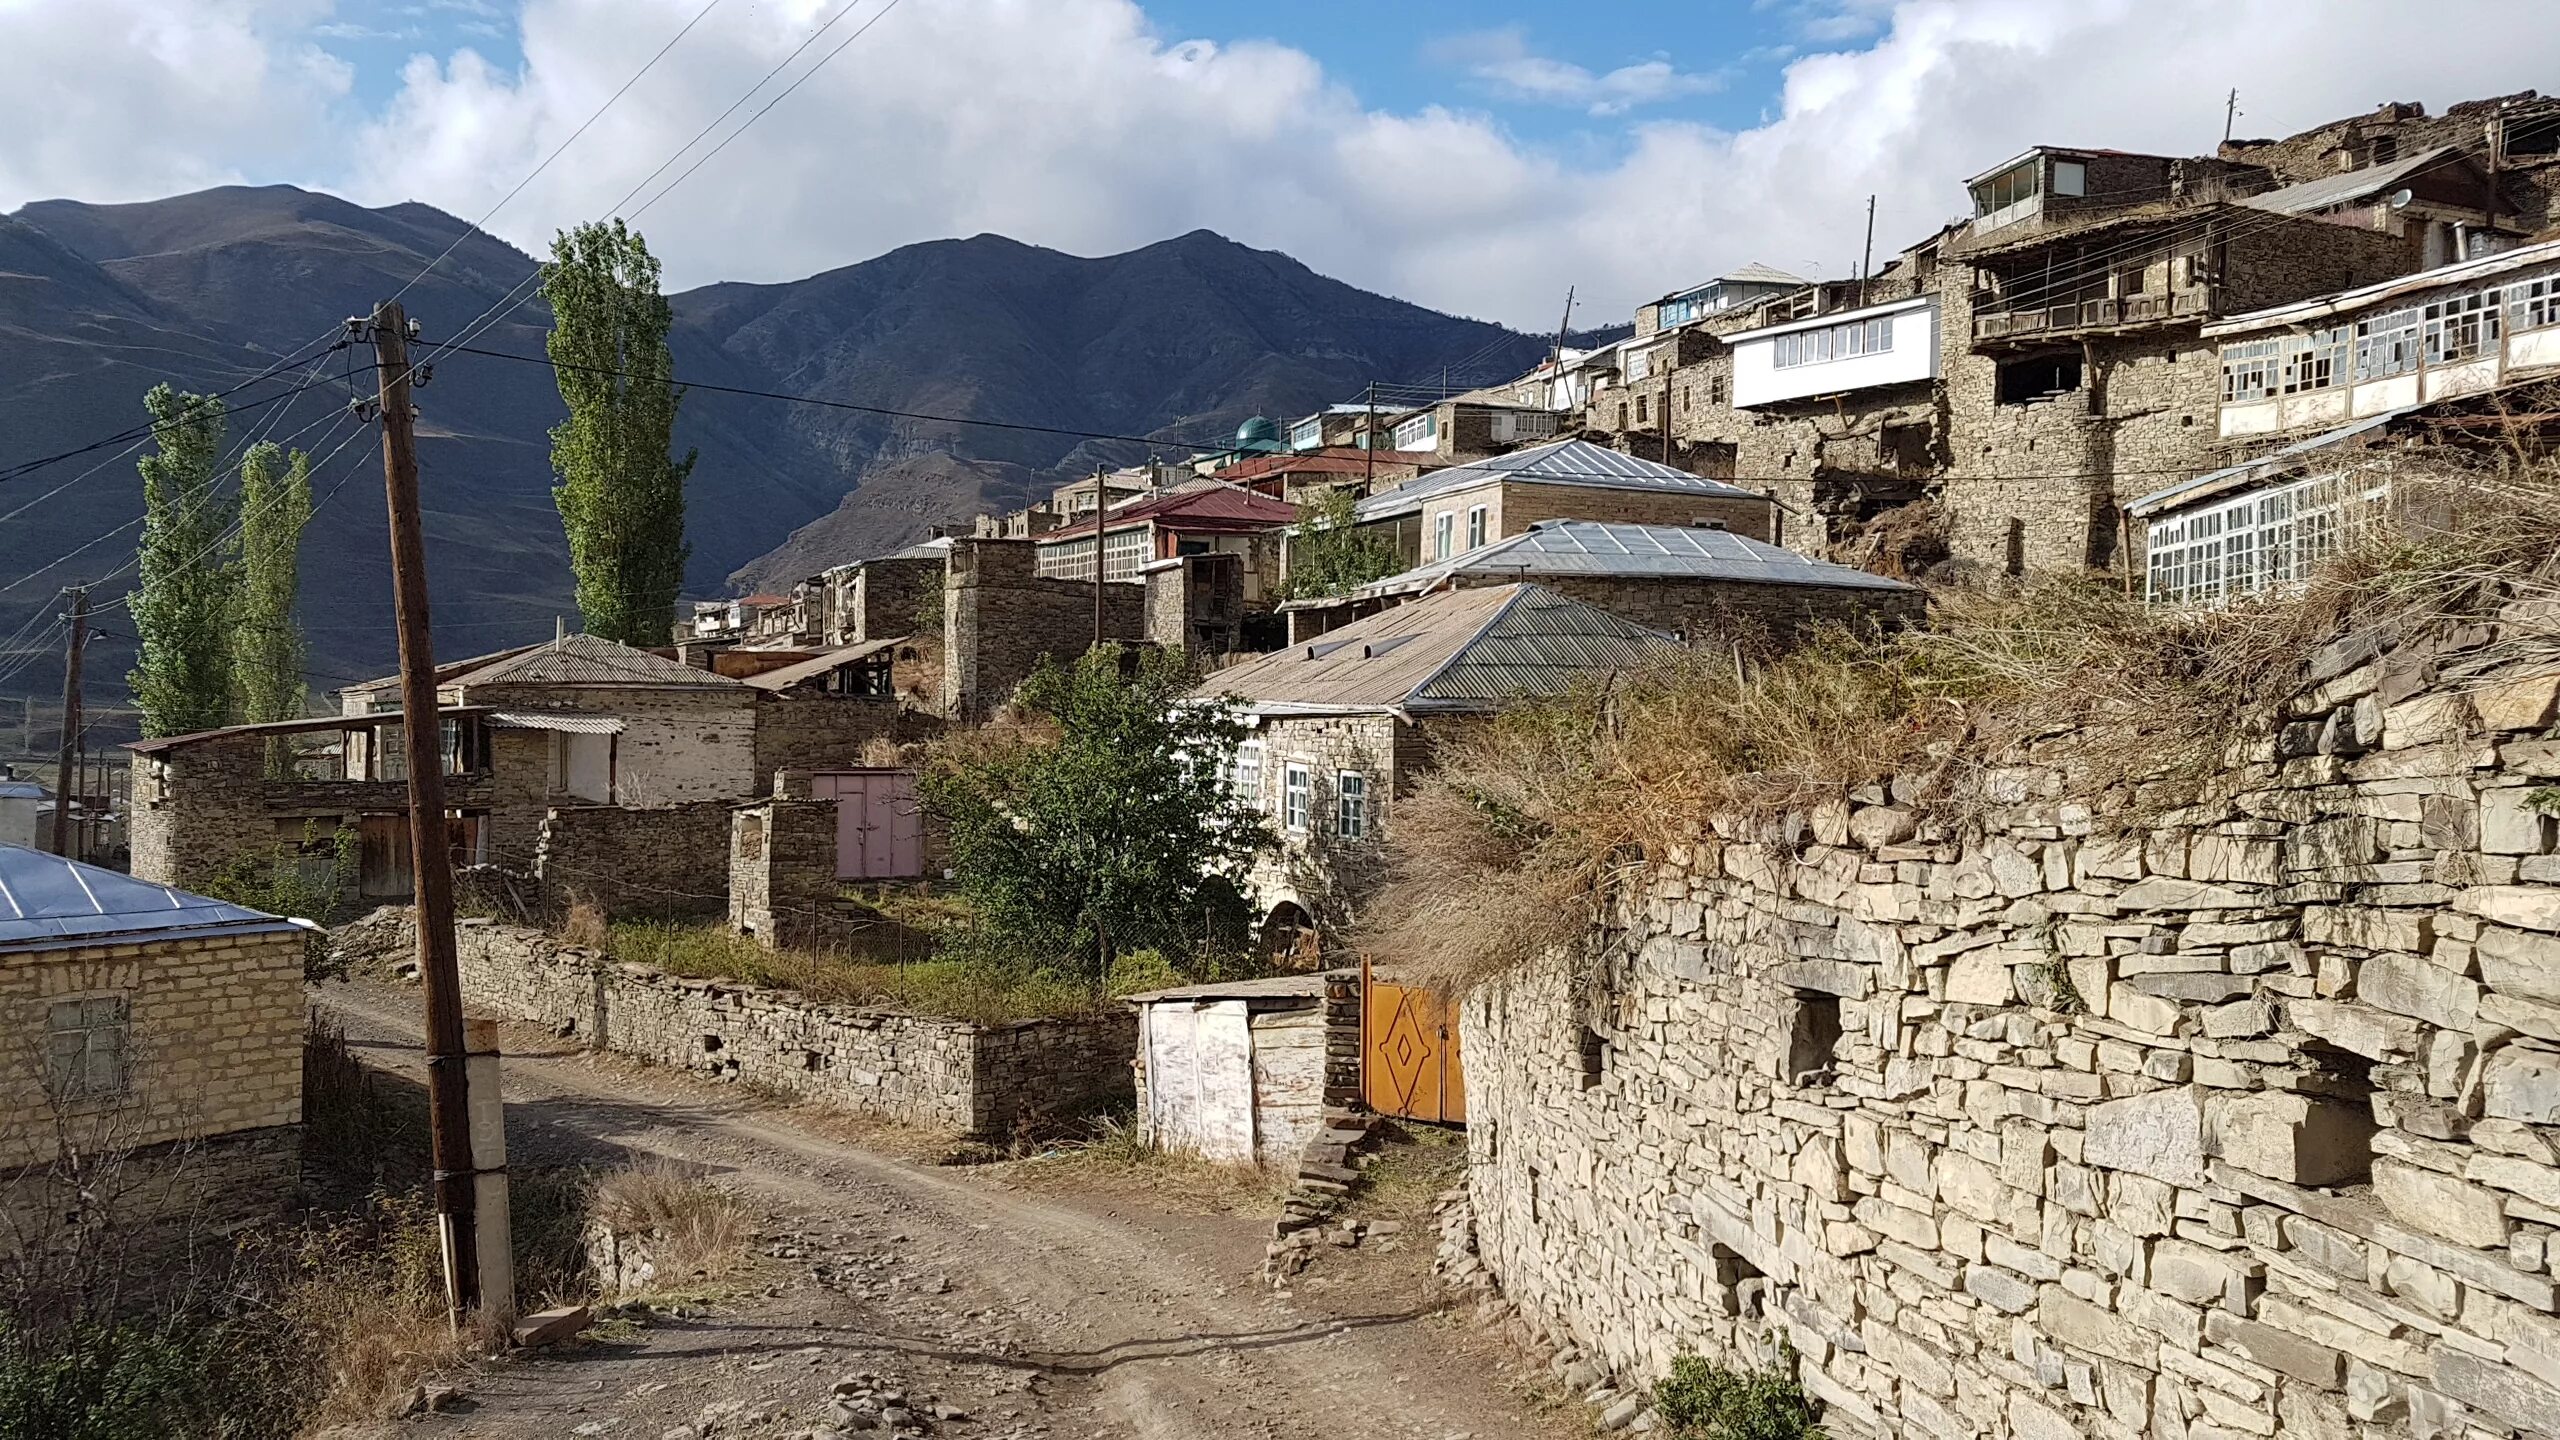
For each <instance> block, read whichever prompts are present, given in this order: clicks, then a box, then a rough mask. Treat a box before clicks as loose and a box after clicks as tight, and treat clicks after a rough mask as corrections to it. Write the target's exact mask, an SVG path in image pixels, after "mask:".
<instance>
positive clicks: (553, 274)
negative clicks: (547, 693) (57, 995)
mask: <svg viewBox="0 0 2560 1440" xmlns="http://www.w3.org/2000/svg"><path fill="white" fill-rule="evenodd" d="M542 294H543V298H544V299H545V300H548V301H549V302H550V303H551V338H550V340H549V342H548V348H549V350H550V353H551V361H552V365H553V367H554V368H553V373H554V374H555V375H556V376H557V377H558V379H559V383H560V398H561V399H562V400H563V401H565V402H567V404H568V407H569V418H568V419H566V420H564V421H562V422H561V423H560V424H559V426H558V427H557V428H555V429H553V430H552V432H551V469H552V473H553V475H554V476H555V477H556V478H557V479H558V481H559V483H558V484H557V485H555V486H554V487H553V488H552V491H551V498H552V499H553V501H554V502H556V503H557V504H558V505H559V507H560V523H561V526H562V527H563V528H564V529H566V530H567V531H568V535H569V568H570V569H571V570H572V571H573V572H575V574H576V575H577V579H578V613H579V615H580V616H581V617H582V618H583V619H584V621H585V622H586V628H587V631H588V633H590V634H594V635H602V636H604V637H605V638H607V639H609V640H618V641H621V642H622V643H623V644H626V645H663V644H665V643H667V637H668V635H669V633H670V631H671V630H672V628H673V627H674V624H675V614H676V591H677V589H678V588H679V587H680V586H681V585H682V584H683V581H684V565H685V559H686V557H687V556H689V555H690V554H691V553H692V547H691V546H689V545H687V544H686V543H685V539H684V482H685V477H686V476H687V475H690V474H691V473H692V472H693V462H694V458H695V452H693V451H687V452H685V457H684V459H683V460H681V461H677V460H672V459H670V458H669V456H670V454H671V453H672V449H673V446H674V443H675V425H676V407H677V405H678V404H679V403H680V402H681V401H682V400H683V395H682V393H681V392H680V391H678V390H677V389H676V387H675V383H674V381H673V380H672V379H670V378H669V377H670V376H671V375H672V374H673V373H674V364H673V361H672V359H671V358H670V356H669V354H668V351H667V331H668V330H669V329H670V328H671V327H672V326H673V325H674V323H675V313H674V311H673V310H672V309H670V308H669V307H668V305H667V300H666V297H665V296H664V295H661V294H660V293H659V292H658V261H657V258H656V257H655V256H652V255H651V254H650V253H649V246H648V244H647V242H645V241H643V240H642V239H641V238H640V236H639V234H638V232H636V231H633V230H631V229H630V228H628V227H627V226H625V225H624V224H623V223H622V222H621V221H620V220H614V221H610V222H605V221H596V222H591V223H588V224H585V225H581V226H579V227H578V228H576V229H574V230H570V231H565V232H563V233H562V234H561V235H560V236H559V237H558V238H557V239H555V240H553V241H552V243H551V263H549V264H548V265H545V266H544V267H543V270H542Z"/></svg>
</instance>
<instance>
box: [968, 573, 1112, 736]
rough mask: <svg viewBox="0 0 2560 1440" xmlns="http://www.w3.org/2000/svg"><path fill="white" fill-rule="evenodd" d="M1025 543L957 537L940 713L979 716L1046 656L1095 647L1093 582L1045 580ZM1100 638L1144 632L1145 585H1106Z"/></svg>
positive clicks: (1001, 701)
mask: <svg viewBox="0 0 2560 1440" xmlns="http://www.w3.org/2000/svg"><path fill="white" fill-rule="evenodd" d="M1033 549H1034V546H1033V545H1032V543H1031V542H1030V541H1027V540H986V539H973V540H959V541H955V542H953V544H952V547H951V565H950V578H949V581H948V583H947V584H946V586H945V588H944V591H943V599H942V617H943V647H942V653H943V669H942V711H943V713H944V714H945V715H947V716H951V717H953V718H959V719H976V718H979V717H982V716H984V715H986V714H987V713H989V712H990V711H993V710H994V709H996V708H997V707H998V706H1000V705H1002V704H1004V702H1005V701H1006V700H1007V699H1009V698H1010V697H1011V696H1012V694H1013V692H1014V689H1015V687H1017V686H1019V685H1020V684H1021V683H1022V682H1023V680H1024V679H1025V678H1027V677H1028V676H1029V675H1030V674H1031V672H1032V670H1033V669H1034V668H1035V667H1036V666H1038V664H1039V663H1040V660H1041V658H1042V657H1044V656H1049V655H1056V656H1059V657H1061V658H1073V657H1075V656H1078V655H1081V654H1083V653H1084V652H1085V651H1086V650H1087V649H1089V648H1091V647H1092V644H1093V592H1094V587H1093V585H1092V584H1091V583H1090V582H1087V581H1080V580H1045V579H1042V578H1040V576H1039V575H1038V573H1037V571H1036V568H1035V565H1036V562H1035V557H1034V555H1033V553H1032V552H1033ZM1102 592H1103V618H1102V629H1103V636H1104V638H1105V639H1112V640H1135V639H1138V638H1140V637H1142V636H1143V635H1144V634H1145V633H1146V590H1145V587H1143V586H1138V585H1104V586H1103V587H1102Z"/></svg>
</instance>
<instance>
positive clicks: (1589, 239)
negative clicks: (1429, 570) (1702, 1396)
mask: <svg viewBox="0 0 2560 1440" xmlns="http://www.w3.org/2000/svg"><path fill="white" fill-rule="evenodd" d="M706 4H707V5H708V7H709V8H708V9H707V10H706V9H705V6H706ZM688 25H689V26H690V28H687V27H688ZM679 32H682V38H680V39H677V38H675V37H677V36H678V34H679ZM813 37H815V38H814V40H813ZM2448 38H2454V39H2457V40H2458V41H2459V42H2460V43H2454V44H2447V43H2445V42H2446V40H2447V39H2448ZM671 39H673V40H674V44H673V47H672V48H670V49H666V50H665V53H664V55H663V57H661V58H656V59H655V61H654V63H652V62H653V57H657V56H658V55H659V52H660V51H661V49H662V48H663V47H666V46H667V45H668V42H669V41H670V40H671ZM2492 39H2494V43H2490V42H2491V40H2492ZM804 44H805V45H806V48H805V49H799V47H802V46H803V45H804ZM795 49H798V54H797V55H796V57H795V56H794V55H793V52H794V51H795ZM777 65H779V66H781V67H782V68H781V70H780V72H779V76H778V78H775V79H773V80H771V81H770V82H767V79H766V77H767V76H768V75H769V74H772V73H773V72H774V71H775V67H776V66H777ZM644 67H646V68H645V73H643V72H644ZM635 75H638V76H639V78H638V79H637V81H636V82H635V81H634V80H633V77H634V76H635ZM2555 77H2560V5H2554V4H2551V3H2549V0H2435V3H2429V4H2416V3H2411V0H2070V3H2055V0H1613V3H1609V4H1590V5H1582V6H1558V5H1552V4H1549V5H1537V6H1531V5H1525V4H1520V3H1517V0H1465V3H1461V0H1398V3H1396V4H1392V5H1382V4H1377V3H1375V0H1291V3H1281V4H1272V3H1267V0H1266V3H1261V4H1250V5H1248V4H1242V3H1237V0H0V125H5V133H7V134H9V135H10V136H11V137H12V140H11V143H10V144H9V145H7V146H0V208H15V207H16V206H17V205H20V204H22V203H24V202H26V201H29V200H34V199H41V198H50V197H70V198H74V199H81V200H91V201H101V202H113V201H127V200H141V199H150V198H155V197H158V196H162V195H167V194H173V193H179V192H183V191H187V190H193V189H199V188H203V187H205V186H208V185H217V184H232V183H256V184H266V183H276V182H284V183H291V184H297V185H303V186H307V187H310V188H314V189H324V190H328V191H331V192H333V193H336V194H340V195H343V196H346V197H347V198H349V199H352V200H355V201H358V202H360V203H364V204H371V205H381V204H390V203H395V202H399V201H404V200H421V201H425V202H427V203H429V204H433V205H437V206H440V207H442V208H444V209H446V210H449V211H451V212H453V213H455V214H457V215H461V216H463V217H465V218H467V219H475V220H476V219H479V218H480V217H481V216H483V215H484V214H487V215H488V216H489V219H488V221H487V227H488V228H489V229H490V230H491V231H492V232H494V233H496V234H497V235H499V236H501V237H502V238H504V239H507V240H509V241H511V242H513V243H515V244H517V245H519V246H522V247H524V248H526V249H528V250H532V251H537V252H538V251H539V250H541V249H542V248H543V247H544V246H545V245H547V243H548V241H549V239H550V237H551V235H552V234H553V233H554V232H555V231H556V230H557V229H559V228H560V227H562V226H565V225H569V224H573V223H576V222H577V221H580V220H583V219H589V218H594V217H596V216H598V215H602V214H606V213H622V214H625V215H627V216H633V217H635V223H637V224H638V225H639V227H640V228H641V229H642V231H643V232H644V233H646V234H647V235H648V237H649V239H650V242H651V245H652V247H653V248H655V249H656V250H657V251H658V253H659V254H660V255H661V257H663V259H664V260H665V262H666V269H667V282H668V285H669V286H670V288H676V289H681V288H686V287H690V286H693V285H699V284H704V283H708V282H710V281H714V280H750V281H773V280H788V279H796V278H799V277H801V276H805V275H809V274H812V273H815V272H817V271H821V270H825V269H829V268H833V267H836V266H840V265H847V264H852V263H855V262H858V261H861V260H864V259H868V258H870V257H872V256H874V255H878V254H880V253H883V252H885V251H887V250H890V249H893V248H895V247H897V246H900V245H905V244H911V243H915V242H918V241H924V240H933V239H941V238H947V237H953V236H966V235H972V234H977V233H980V232H989V231H992V232H995V233H999V234H1004V235H1009V236H1011V237H1013V238H1015V239H1018V240H1023V241H1027V242H1030V243H1034V244H1041V245H1048V246H1053V247H1055V248H1058V249H1062V250H1066V251H1069V252H1072V253H1076V254H1086V255H1093V254H1107V253H1113V252H1116V251H1120V250H1126V249H1130V248H1134V247H1136V246H1140V245H1144V244H1147V243H1150V242H1152V241H1155V240H1160V239H1164V238H1166V237H1169V236H1172V235H1178V234H1181V233H1183V232H1185V231H1188V230H1192V229H1196V228H1203V227H1205V228H1208V229H1211V230H1215V231H1217V232H1219V233H1221V234H1224V235H1227V236H1229V237H1231V238H1233V239H1236V240H1238V241H1241V242H1243V243H1246V244H1249V245H1254V246H1258V247H1263V248H1268V249H1276V250H1282V251H1286V252H1288V253H1289V254H1291V255H1294V256H1296V257H1297V258H1298V259H1300V260H1302V261H1304V262H1306V263H1307V264H1309V265H1311V266H1313V267H1314V268H1316V269H1317V270H1320V271H1323V272H1324V273H1326V274H1329V275H1333V276H1336V277H1338V278H1341V279H1343V280H1347V281H1350V282H1351V283H1354V284H1357V285H1361V286H1363V287H1366V288H1369V289H1373V290H1380V291H1384V292H1386V293H1389V294H1394V295H1398V296H1402V297H1404V298H1407V299H1410V300H1414V301H1417V302H1419V303H1422V304H1426V305H1430V306H1433V307H1435V308H1439V309H1443V310H1448V311H1453V312H1456V313H1460V314H1467V315H1476V316H1482V317H1485V318H1489V319H1497V320H1502V321H1505V322H1508V323H1511V324H1514V325H1518V326H1521V327H1523V328H1526V329H1531V330H1543V329H1545V328H1548V327H1551V326H1552V325H1553V324H1554V323H1555V319H1556V315H1557V312H1558V310H1559V308H1560V306H1561V304H1562V302H1563V298H1564V295H1565V292H1566V290H1567V288H1568V287H1571V288H1572V290H1573V292H1574V295H1575V298H1576V309H1575V318H1576V321H1577V322H1578V323H1594V324H1596V323H1609V322H1623V321H1624V320H1625V319H1626V318H1627V316H1628V315H1629V314H1630V313H1631V312H1632V311H1633V309H1634V308H1635V307H1636V306H1637V305H1639V304H1642V303H1644V302H1645V301H1647V300H1649V299H1652V298H1654V297H1656V296H1658V295H1661V294H1663V293H1664V292H1666V291H1670V290H1674V289H1678V288H1680V287H1682V286H1685V285H1689V284H1694V283H1696V282H1698V281H1700V280H1704V279H1706V278H1709V277H1710V276H1712V275H1714V274H1715V273H1717V272H1718V271H1720V270H1722V269H1726V268H1730V267H1733V266H1736V265H1740V264H1743V263H1746V262H1749V261H1755V260H1756V261H1761V262H1764V263H1767V264H1771V265H1776V266H1779V267H1780V268H1783V269H1787V270H1791V271H1795V272H1797V273H1800V274H1819V275H1823V276H1836V275H1847V274H1849V273H1851V272H1852V271H1853V269H1854V267H1855V266H1856V264H1857V262H1858V258H1859V250H1860V246H1861V243H1862V239H1863V226H1864V220H1865V212H1866V205H1867V200H1868V197H1869V196H1870V195H1873V196H1874V197H1875V203H1876V247H1877V253H1878V256H1879V259H1880V260H1881V259H1882V258H1883V257H1886V256H1889V255H1890V254H1891V253H1892V252H1893V251H1894V250H1896V249H1898V248H1900V247H1901V246H1903V245H1906V244H1909V243H1911V242H1913V241H1916V240H1918V239H1920V238H1922V237H1924V236H1926V235H1927V234H1929V233H1931V232H1933V231H1934V230H1936V229H1937V228H1938V227H1939V226H1940V225H1942V224H1944V223H1945V222H1946V221H1948V220H1949V219H1952V218H1954V217H1955V216H1957V215H1959V214H1961V213H1962V212H1963V211H1964V209H1965V205H1966V200H1965V193H1964V187H1963V181H1964V178H1965V177H1966V176H1968V175H1971V174H1974V173H1976V172H1978V171H1981V170H1983V169H1986V168H1989V167H1990V166H1991V165H1993V164H1995V163H1996V162H1998V161H2000V160H2002V159H2004V158H2006V157H2008V156H2010V155H2012V154H2015V153H2016V152H2018V151H2020V150H2022V149H2024V148H2025V147H2027V146H2028V145H2030V144H2036V143H2052V144H2069V145H2082V146H2089V145H2104V146H2113V147H2117V148H2121V149H2129V150H2148V151H2163V152H2167V153H2175V154H2199V153H2210V151H2211V150H2212V148H2213V146H2214V144H2215V142H2216V141H2218V140H2219V139H2220V138H2221V135H2222V127H2223V123H2224V118H2225V115H2224V104H2225V99H2226V94H2227V92H2228V91H2229V90H2231V89H2233V88H2235V87H2236V88H2237V89H2238V91H2239V111H2240V113H2239V116H2238V121H2237V127H2238V133H2240V134H2242V135H2244V136H2245V135H2275V134H2284V133H2289V132H2292V131H2295V130H2300V129H2303V128H2307V127H2309V126H2312V125H2316V124H2319V123H2322V122H2324V121H2327V120H2331V119H2337V118H2342V117H2344V116H2347V115H2350V114H2354V113H2357V112H2360V111H2364V110H2368V109H2370V108H2372V107H2373V106H2375V105H2377V104H2379V103H2382V102H2384V101H2390V100H2417V101H2423V102H2425V103H2426V104H2428V105H2429V106H2430V107H2431V108H2435V109H2441V108H2442V107H2443V106H2444V105H2446V104H2448V103H2450V102H2452V101H2454V100H2459V99H2468V98H2476V97H2480V96H2485V95H2492V94H2500V93H2507V92H2512V91H2515V90H2521V89H2525V88H2528V87H2531V86H2534V85H2536V84H2537V83H2545V84H2547V83H2550V82H2551V81H2552V80H2553V79H2554V78H2555ZM626 82H629V89H628V90H627V91H625V92H623V93H622V94H621V95H620V97H619V98H618V99H615V98H614V97H615V94H616V91H617V90H618V89H620V88H621V87H623V86H624V85H625V84H626ZM760 84H761V88H760V89H759V88H758V87H759V85H760ZM795 86H796V88H789V93H787V94H785V93H783V92H784V91H785V89H786V88H788V87H795ZM776 97H779V98H778V99H777V98H776ZM609 100H610V101H611V102H612V103H611V104H609V105H608V104H607V102H608V101H609ZM742 102H743V103H742ZM732 106H735V107H736V108H735V109H731V107H732ZM768 106H769V107H770V108H768ZM600 109H601V113H599V111H600ZM724 111H725V112H727V118H725V119H722V118H720V117H722V115H723V112H724ZM582 126H583V127H585V128H584V132H583V133H578V132H579V131H580V129H581V127H582ZM706 127H709V130H708V134H707V136H705V138H703V139H700V140H698V141H697V139H696V137H697V135H703V134H704V132H705V128H706ZM573 134H574V135H575V136H576V138H575V139H574V140H572V139H571V137H572V135H573ZM731 137H734V138H731ZM564 142H566V148H565V149H563V148H561V147H562V146H563V144H564ZM724 142H725V143H724ZM714 147H719V148H717V150H716V153H715V152H714ZM706 155H707V156H708V158H707V159H706V158H705V157H706ZM537 167H540V168H539V173H535V172H536V171H537ZM653 174H654V176H655V178H654V179H653V178H651V177H652V175H653ZM528 175H531V176H532V178H531V180H530V181H529V182H528V181H527V176H528ZM520 184H521V186H522V188H521V190H517V188H516V187H518V186H519V185H520ZM510 191H515V193H514V194H513V195H512V196H511V197H510ZM502 202H503V203H502ZM493 207H495V208H494V213H492V211H493Z"/></svg>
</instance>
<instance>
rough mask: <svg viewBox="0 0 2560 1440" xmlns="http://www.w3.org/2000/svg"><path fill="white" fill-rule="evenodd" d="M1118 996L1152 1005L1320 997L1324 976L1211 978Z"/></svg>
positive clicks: (1132, 1003)
mask: <svg viewBox="0 0 2560 1440" xmlns="http://www.w3.org/2000/svg"><path fill="white" fill-rule="evenodd" d="M1120 998H1121V999H1122V1000H1124V1001H1126V1002H1127V1003H1129V1004H1131V1005H1152V1004H1154V1003H1155V1002H1156V1001H1158V1000H1321V999H1323V998H1324V977H1323V976H1322V975H1267V976H1264V977H1263V978H1262V979H1259V980H1212V981H1209V982H1207V983H1206V984H1201V985H1176V986H1173V987H1171V988H1169V989H1164V990H1149V991H1145V992H1144V993H1141V994H1137V995H1124V996H1122V997H1120Z"/></svg>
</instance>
